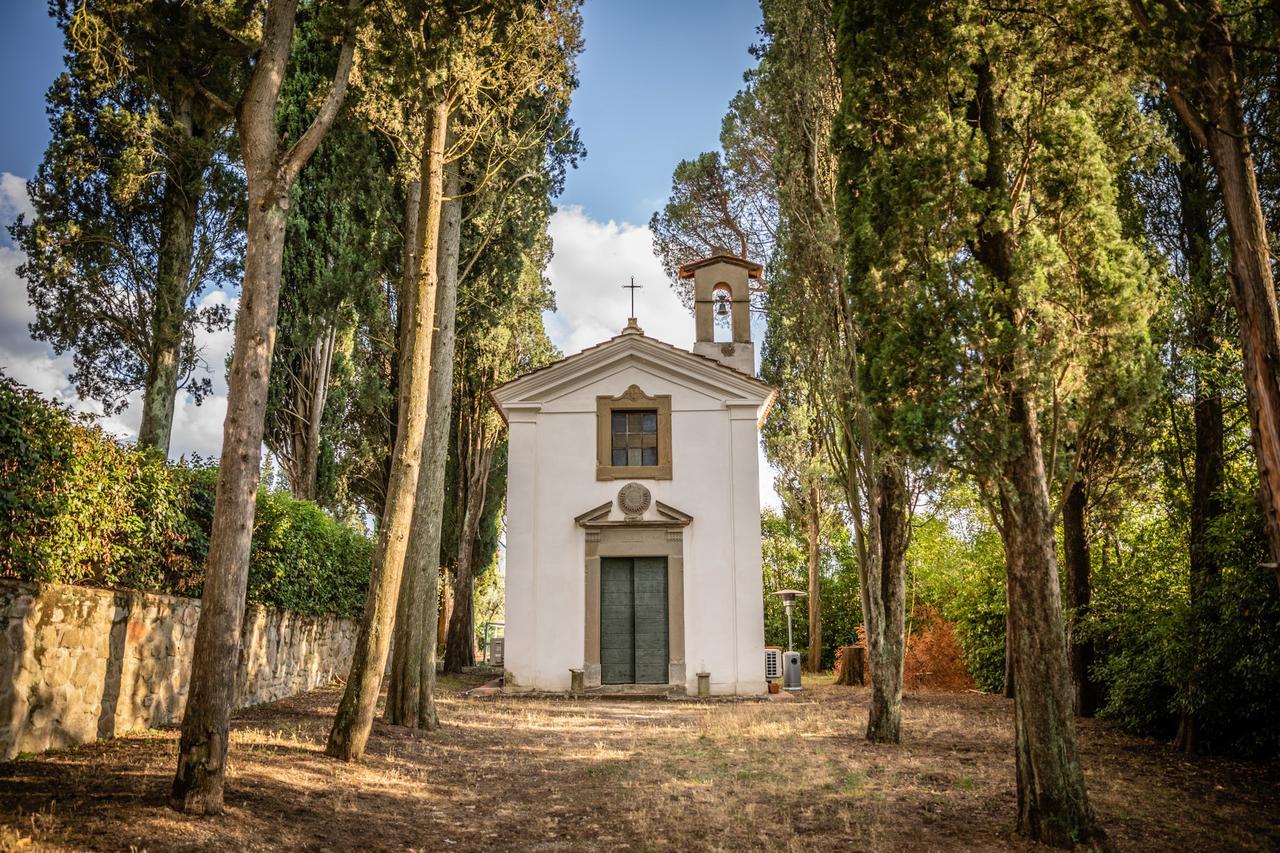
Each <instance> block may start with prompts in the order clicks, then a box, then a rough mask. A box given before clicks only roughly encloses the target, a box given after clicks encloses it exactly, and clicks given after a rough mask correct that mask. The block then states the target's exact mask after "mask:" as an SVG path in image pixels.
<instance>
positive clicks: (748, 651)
mask: <svg viewBox="0 0 1280 853" xmlns="http://www.w3.org/2000/svg"><path fill="white" fill-rule="evenodd" d="M632 384H635V385H638V386H639V387H640V388H641V389H642V390H643V391H644V392H645V393H647V394H651V395H652V394H670V395H671V396H672V420H671V424H672V427H671V428H672V440H671V443H672V469H673V470H672V479H670V480H648V479H643V478H637V480H636V482H640V483H643V484H644V485H645V486H646V487H648V488H649V489H650V491H651V492H652V493H653V498H654V500H655V501H662V502H663V503H665V504H669V505H670V506H672V507H675V508H676V509H678V510H681V511H682V512H685V513H688V514H689V515H691V516H693V522H692V523H691V524H690V525H689V526H688V527H687V528H686V529H685V530H684V584H685V588H684V608H685V619H684V624H685V676H686V689H687V690H688V691H689V692H694V691H695V690H696V688H697V673H698V672H700V671H706V672H709V673H710V674H711V685H712V692H714V693H721V694H723V693H740V694H741V693H760V692H763V691H764V690H765V687H766V685H765V678H764V604H763V591H762V577H761V567H760V560H761V555H760V485H759V482H760V480H759V447H758V439H757V431H756V418H757V417H758V415H759V406H758V405H733V404H726V401H725V400H723V399H721V398H719V397H716V396H714V395H713V394H710V393H708V392H706V391H704V390H703V389H702V388H698V387H695V386H693V385H692V384H688V383H682V382H680V381H677V380H675V379H673V378H668V377H664V376H658V375H655V373H654V372H651V371H650V370H649V369H646V368H641V367H639V366H636V365H625V366H623V365H617V366H615V368H614V370H612V371H611V372H610V373H609V374H608V375H605V376H601V377H599V378H597V379H595V380H594V381H590V382H587V383H584V384H581V385H579V386H578V387H573V388H571V389H566V390H565V391H564V392H563V393H561V394H560V395H558V396H555V397H554V399H549V400H545V401H544V402H542V404H541V406H540V407H539V408H538V409H537V410H523V411H522V410H519V409H513V410H512V411H510V412H509V413H508V414H509V420H510V424H511V443H510V447H509V452H508V460H509V461H508V465H509V468H508V504H507V515H508V530H507V566H506V583H507V597H506V660H505V666H506V669H507V671H508V673H509V674H510V676H511V678H510V681H509V684H510V686H511V687H512V688H514V689H520V688H537V689H545V690H563V689H568V687H569V678H570V676H569V669H570V668H571V667H572V668H578V667H582V666H583V649H584V633H585V632H584V597H585V582H584V577H585V573H584V559H585V545H584V543H585V538H584V533H585V531H583V530H582V528H580V527H578V526H576V525H575V524H574V518H575V516H577V515H579V514H581V513H583V512H586V511H587V510H589V509H592V508H593V507H596V506H599V505H600V504H602V503H605V502H607V501H612V500H614V498H615V497H616V496H617V493H618V489H619V488H621V487H622V486H623V485H625V484H626V483H627V482H628V481H627V480H616V481H597V480H596V478H595V463H596V396H597V395H601V394H608V395H611V396H616V395H618V394H621V393H622V392H624V391H625V390H626V389H627V387H628V386H629V385H632ZM614 514H615V515H616V516H618V517H619V518H620V517H621V516H620V514H619V513H617V508H616V506H615V507H614ZM654 516H655V509H654V508H653V507H651V508H650V510H649V512H648V513H647V516H646V517H654Z"/></svg>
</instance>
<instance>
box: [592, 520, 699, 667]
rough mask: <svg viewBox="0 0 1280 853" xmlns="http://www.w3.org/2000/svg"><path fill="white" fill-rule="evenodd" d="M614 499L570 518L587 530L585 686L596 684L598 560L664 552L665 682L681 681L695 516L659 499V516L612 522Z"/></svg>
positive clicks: (598, 642) (598, 663)
mask: <svg viewBox="0 0 1280 853" xmlns="http://www.w3.org/2000/svg"><path fill="white" fill-rule="evenodd" d="M612 509H613V502H612V501H610V502H609V503H606V504H601V505H600V506H598V507H595V508H594V509H591V510H588V511H587V512H584V513H583V514H582V515H580V516H578V517H577V518H575V519H574V523H575V524H577V525H578V526H579V527H581V528H583V529H584V530H585V531H586V560H585V566H584V571H585V577H586V583H585V584H584V587H585V595H584V601H583V613H584V614H585V619H584V629H585V630H584V637H583V639H584V642H583V661H582V675H583V681H584V686H586V687H600V686H601V682H600V560H601V559H602V558H604V557H665V558H666V560H667V685H668V686H669V687H684V686H685V683H686V682H685V660H684V529H685V528H686V527H688V526H689V524H690V522H692V521H693V517H692V516H690V515H688V514H687V513H683V512H681V511H680V510H678V509H675V508H674V507H670V506H667V505H666V504H664V503H662V501H657V502H655V504H654V509H655V510H656V511H657V515H658V518H656V519H652V520H643V519H627V520H625V521H611V520H610V519H609V512H610V510H612Z"/></svg>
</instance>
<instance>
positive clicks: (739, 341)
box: [680, 248, 763, 376]
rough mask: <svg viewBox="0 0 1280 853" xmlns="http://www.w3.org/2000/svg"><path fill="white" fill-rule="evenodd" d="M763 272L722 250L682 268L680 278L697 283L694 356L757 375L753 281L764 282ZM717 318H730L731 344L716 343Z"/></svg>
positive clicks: (728, 342) (724, 342) (694, 306)
mask: <svg viewBox="0 0 1280 853" xmlns="http://www.w3.org/2000/svg"><path fill="white" fill-rule="evenodd" d="M762 269H763V267H761V266H760V264H757V263H753V262H752V261H748V260H747V259H746V258H739V257H737V256H736V255H732V254H730V253H729V251H728V250H727V249H719V248H717V249H714V250H713V251H712V253H711V257H709V258H703V259H702V260H700V261H691V262H690V263H687V264H685V265H684V266H682V267H680V278H682V279H686V280H688V279H692V280H693V315H694V324H695V330H696V334H695V336H694V337H695V341H694V344H693V351H694V353H696V354H697V355H705V356H707V357H708V358H714V359H715V360H716V361H718V362H720V363H721V364H724V365H727V366H728V367H732V368H733V369H734V370H739V371H741V372H743V373H745V374H747V375H748V376H754V375H755V372H756V371H755V368H756V357H755V355H756V354H755V345H754V344H752V342H751V286H750V282H751V280H752V279H755V280H757V281H758V280H759V279H760V272H761V270H762ZM717 316H719V317H725V316H728V318H729V324H730V327H731V329H732V336H731V337H730V339H729V340H728V341H719V342H718V341H716V336H715V321H716V318H717Z"/></svg>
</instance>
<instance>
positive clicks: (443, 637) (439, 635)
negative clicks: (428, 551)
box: [436, 567, 453, 646]
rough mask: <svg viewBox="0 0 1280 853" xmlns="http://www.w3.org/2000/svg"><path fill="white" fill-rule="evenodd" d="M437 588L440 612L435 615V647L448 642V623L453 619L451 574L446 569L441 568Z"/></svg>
mask: <svg viewBox="0 0 1280 853" xmlns="http://www.w3.org/2000/svg"><path fill="white" fill-rule="evenodd" d="M438 586H439V591H438V593H437V596H438V597H439V599H440V612H439V613H438V614H437V615H436V645H438V646H444V645H447V644H448V642H449V622H450V621H451V620H452V619H453V572H452V571H451V570H450V569H449V568H448V567H441V569H440V579H439V582H438Z"/></svg>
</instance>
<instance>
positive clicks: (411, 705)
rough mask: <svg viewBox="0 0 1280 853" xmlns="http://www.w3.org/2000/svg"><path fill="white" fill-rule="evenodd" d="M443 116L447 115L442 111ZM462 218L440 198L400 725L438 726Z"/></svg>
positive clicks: (395, 704) (398, 648)
mask: <svg viewBox="0 0 1280 853" xmlns="http://www.w3.org/2000/svg"><path fill="white" fill-rule="evenodd" d="M442 117H443V118H444V120H445V121H446V122H447V120H448V119H447V113H445V114H444V115H443V116H442ZM450 138H451V137H450ZM447 147H449V146H447V145H446V148H447ZM445 169H446V173H447V177H446V178H445V180H446V186H445V190H444V192H445V195H446V196H447V197H449V198H451V199H452V198H456V197H457V195H458V192H459V177H458V164H457V162H456V161H454V162H451V163H449V164H448V165H447V166H446V167H445ZM461 226H462V211H461V203H460V202H458V201H447V202H445V204H444V210H443V213H442V216H441V224H440V240H439V249H438V251H439V268H440V285H439V288H438V290H437V293H436V313H435V316H436V325H435V329H434V331H433V334H432V338H431V341H432V345H431V349H432V352H431V368H432V369H431V381H430V390H429V392H428V396H427V418H426V424H425V430H426V434H425V438H424V441H423V455H422V468H421V471H420V472H419V475H418V494H417V500H416V501H415V508H414V514H413V526H412V529H411V531H410V534H409V550H408V555H407V557H406V559H405V572H406V574H405V583H404V585H403V587H402V589H401V591H400V601H399V602H398V606H397V608H396V628H395V655H394V657H393V659H392V665H391V681H390V684H389V685H388V692H387V719H388V720H389V721H390V722H394V723H397V724H399V725H403V726H412V727H417V728H423V729H435V728H437V727H438V726H439V720H438V718H437V715H436V709H435V697H434V695H433V691H434V687H435V675H436V649H437V644H436V636H435V633H434V632H433V631H432V630H431V629H432V628H433V627H434V625H435V622H436V611H435V607H436V602H437V600H438V591H437V589H436V584H437V582H438V580H437V579H438V578H439V576H440V534H441V522H442V517H443V512H444V474H445V463H446V462H447V460H448V454H449V417H450V412H451V410H452V405H453V355H454V344H455V340H456V338H455V335H454V324H455V320H456V317H457V297H458V248H459V240H460V235H461Z"/></svg>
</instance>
